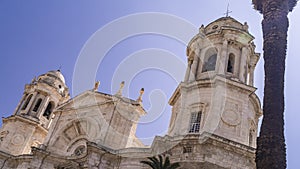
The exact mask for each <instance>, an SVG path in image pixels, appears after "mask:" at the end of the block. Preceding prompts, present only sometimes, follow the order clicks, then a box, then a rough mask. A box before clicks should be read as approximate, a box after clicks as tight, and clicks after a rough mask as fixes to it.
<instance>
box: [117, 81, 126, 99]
mask: <svg viewBox="0 0 300 169" xmlns="http://www.w3.org/2000/svg"><path fill="white" fill-rule="evenodd" d="M124 85H125V82H124V81H122V82H121V84H120V88H119V90H118V92H117V94H116V95H119V96H122V91H123V88H124Z"/></svg>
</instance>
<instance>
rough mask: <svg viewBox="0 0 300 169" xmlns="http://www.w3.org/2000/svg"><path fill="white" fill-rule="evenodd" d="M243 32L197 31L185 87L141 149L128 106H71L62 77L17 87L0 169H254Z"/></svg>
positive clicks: (234, 28) (99, 98)
mask: <svg viewBox="0 0 300 169" xmlns="http://www.w3.org/2000/svg"><path fill="white" fill-rule="evenodd" d="M253 39H254V37H253V36H252V35H251V34H250V33H249V32H248V25H247V23H244V24H242V23H240V22H238V21H237V20H235V19H233V18H231V17H222V18H220V19H217V20H216V21H214V22H212V23H210V24H208V25H207V26H203V25H202V26H201V27H200V28H199V33H198V34H197V35H195V36H194V37H193V38H192V39H191V41H190V42H189V44H188V46H187V61H188V64H187V65H188V66H187V69H186V74H185V77H184V79H183V81H182V82H181V83H180V84H179V85H178V87H177V88H176V90H175V91H174V93H173V95H172V96H171V98H170V100H169V104H170V105H171V106H172V112H171V113H172V115H171V119H170V122H169V129H168V132H167V134H166V135H165V136H163V137H161V136H156V137H155V139H154V141H153V143H152V144H151V145H150V146H145V145H144V144H143V143H142V142H141V141H140V140H139V139H138V138H137V137H136V136H135V132H136V128H137V124H138V121H139V118H140V117H141V116H143V115H145V114H146V113H147V112H146V111H145V110H144V108H143V105H142V94H143V90H141V95H140V97H139V98H138V99H136V100H133V99H129V98H125V97H123V96H122V88H123V85H124V83H122V84H121V86H120V90H119V91H118V92H117V93H116V94H106V93H101V92H98V90H97V89H98V85H99V83H96V84H95V87H94V88H93V89H92V90H88V91H86V92H83V93H81V94H79V95H78V96H75V97H74V98H70V95H69V91H68V87H67V86H66V84H65V80H64V77H63V75H62V73H61V72H60V71H59V70H58V71H49V72H47V73H45V74H43V75H40V76H39V77H38V78H37V79H35V78H34V79H33V80H32V82H31V83H30V84H26V85H25V89H24V94H23V96H22V98H21V100H20V102H19V104H18V105H17V107H16V109H15V112H14V113H13V114H12V115H11V116H9V117H5V118H3V125H2V127H1V130H0V168H5V169H147V168H149V167H148V166H146V165H144V164H141V163H140V161H142V160H146V158H147V157H151V156H155V155H158V154H162V155H164V156H169V158H170V160H171V162H179V163H180V168H181V169H254V168H255V149H256V136H257V130H258V119H259V117H261V116H262V110H261V105H260V101H259V99H258V97H257V95H256V94H255V90H256V88H255V87H254V86H253V80H254V69H255V66H256V63H257V62H258V60H259V57H260V55H259V54H258V53H256V52H255V45H254V43H253Z"/></svg>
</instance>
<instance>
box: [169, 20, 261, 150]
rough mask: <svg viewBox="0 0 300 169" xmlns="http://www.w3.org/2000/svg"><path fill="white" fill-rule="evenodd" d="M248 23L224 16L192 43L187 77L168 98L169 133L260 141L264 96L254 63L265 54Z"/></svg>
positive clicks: (245, 142)
mask: <svg viewBox="0 0 300 169" xmlns="http://www.w3.org/2000/svg"><path fill="white" fill-rule="evenodd" d="M253 39H254V37H253V36H252V35H251V34H250V33H249V32H248V25H247V23H244V24H242V23H240V22H238V21H236V20H235V19H233V18H231V17H222V18H220V19H218V20H216V21H214V22H212V23H210V24H208V25H207V26H203V25H202V26H201V27H200V29H199V33H198V34H197V35H196V36H195V37H193V38H192V40H191V41H190V43H189V44H188V46H187V60H188V67H187V70H186V75H185V78H184V82H182V83H181V84H179V86H178V87H177V89H176V91H175V92H174V94H173V95H172V97H171V98H170V100H169V104H170V105H171V106H173V108H172V116H171V121H170V125H169V131H168V135H170V136H186V135H207V136H212V135H213V136H217V137H219V138H224V139H227V140H230V141H233V142H235V143H239V144H242V145H246V146H249V147H252V148H255V147H256V135H257V128H258V119H259V117H260V116H261V115H262V111H261V107H260V101H259V99H258V97H257V95H256V94H255V93H254V92H255V90H256V88H255V87H254V86H253V84H254V83H253V82H254V69H255V66H256V63H257V62H258V60H259V57H260V54H259V53H256V52H255V45H254V43H253Z"/></svg>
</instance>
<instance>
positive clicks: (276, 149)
mask: <svg viewBox="0 0 300 169" xmlns="http://www.w3.org/2000/svg"><path fill="white" fill-rule="evenodd" d="M252 3H253V4H254V8H255V9H256V10H258V11H259V12H260V13H262V14H263V21H262V29H263V39H264V47H263V50H264V61H265V65H264V68H265V88H264V100H263V112H264V118H263V122H262V126H261V131H260V136H259V137H258V138H257V151H256V159H255V161H256V166H257V168H258V169H270V168H276V169H284V168H286V145H285V138H284V119H283V113H284V72H285V58H286V48H287V31H288V27H289V21H288V17H287V15H288V13H289V12H291V11H292V10H293V8H294V7H295V6H296V4H297V0H252Z"/></svg>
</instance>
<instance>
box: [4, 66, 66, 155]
mask: <svg viewBox="0 0 300 169" xmlns="http://www.w3.org/2000/svg"><path fill="white" fill-rule="evenodd" d="M69 98H70V95H69V91H68V87H67V86H66V84H65V79H64V77H63V75H62V74H61V72H60V70H56V71H49V72H47V73H45V74H43V75H40V76H39V77H38V78H37V79H36V78H34V79H33V80H32V81H31V83H30V84H26V85H25V90H24V94H23V97H22V98H21V101H20V102H19V104H18V106H17V107H16V109H15V112H14V114H13V115H12V116H10V117H7V118H3V126H2V128H1V133H0V150H2V151H4V152H8V153H10V154H13V155H20V154H28V153H30V152H31V147H32V146H38V145H39V144H41V143H43V141H44V139H45V137H46V135H47V133H48V129H49V126H50V125H51V122H52V118H53V117H52V116H53V115H52V112H53V110H54V109H55V108H56V107H57V106H58V105H60V104H62V103H64V102H66V101H67V100H68V99H69Z"/></svg>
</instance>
